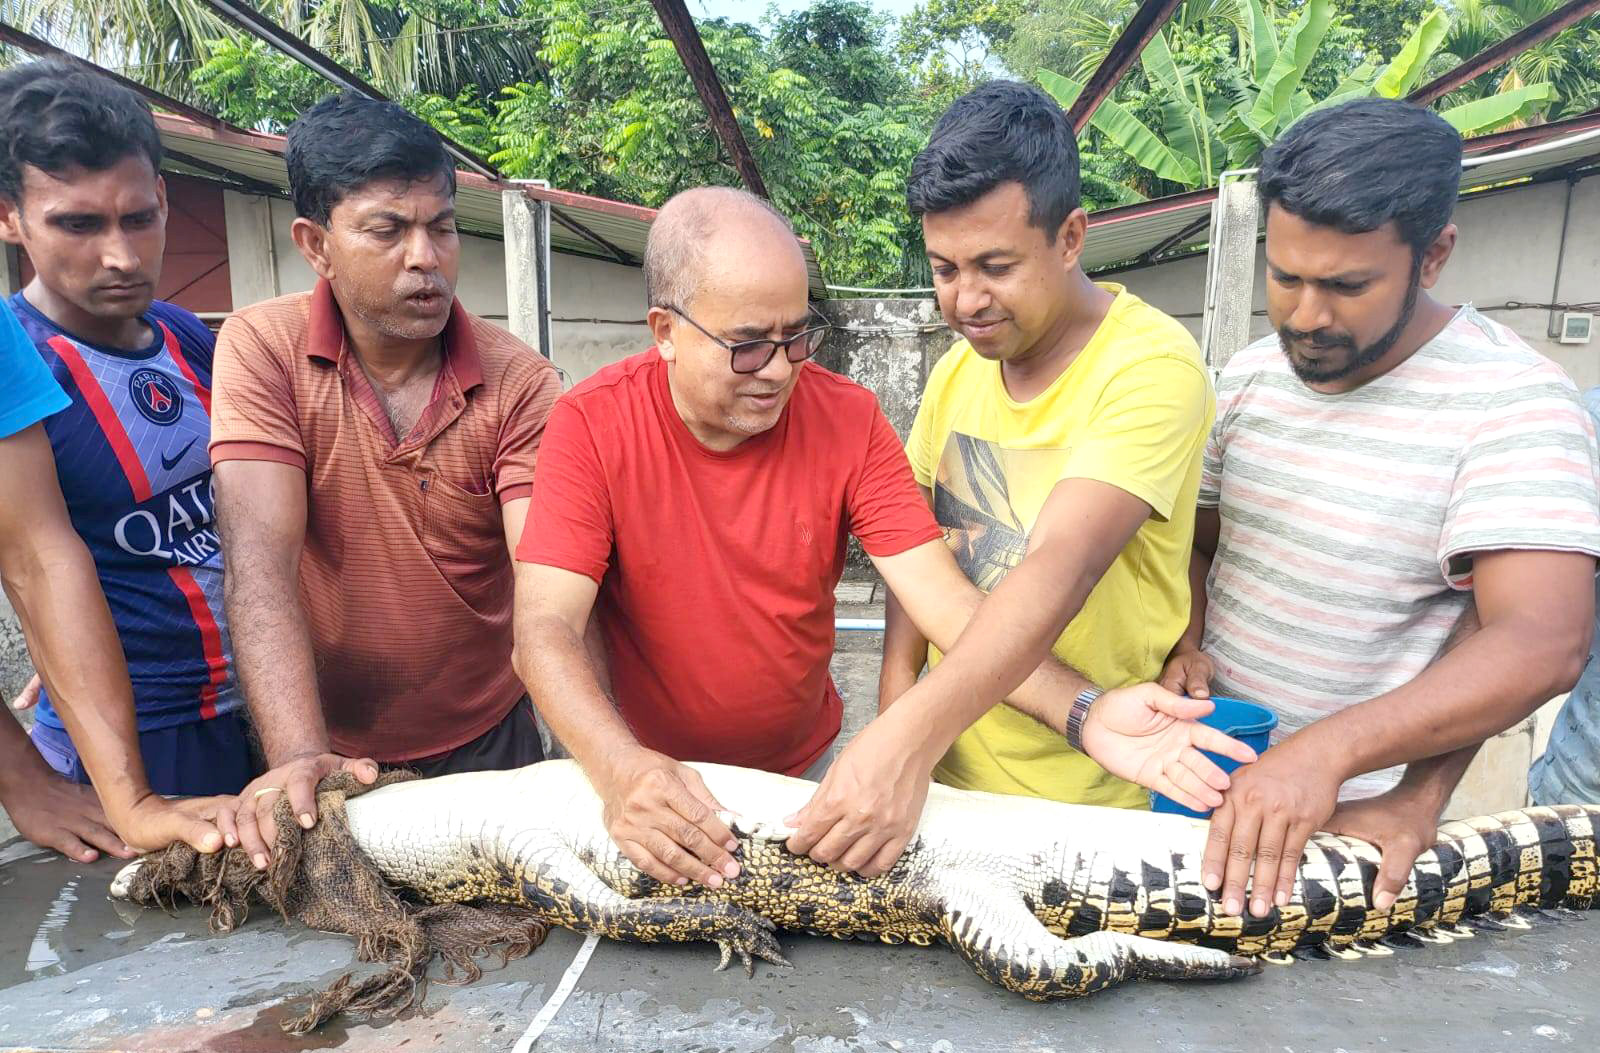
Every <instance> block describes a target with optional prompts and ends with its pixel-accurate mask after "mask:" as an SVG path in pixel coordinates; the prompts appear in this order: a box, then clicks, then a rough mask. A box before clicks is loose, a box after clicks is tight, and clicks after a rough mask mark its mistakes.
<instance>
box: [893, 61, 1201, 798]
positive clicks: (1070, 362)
mask: <svg viewBox="0 0 1600 1053" xmlns="http://www.w3.org/2000/svg"><path fill="white" fill-rule="evenodd" d="M1077 173H1078V159H1077V150H1076V144H1075V142H1074V140H1073V137H1072V131H1071V127H1070V125H1068V124H1067V121H1066V118H1065V115H1064V114H1063V113H1062V111H1061V109H1060V107H1059V106H1057V105H1056V104H1055V102H1054V101H1053V100H1051V99H1050V98H1049V97H1048V96H1047V95H1045V94H1044V93H1043V92H1040V91H1038V90H1037V89H1035V88H1032V87H1029V86H1027V85H1023V84H1017V83H1014V82H1004V81H1000V82H991V83H989V84H986V85H984V86H982V87H980V88H978V89H977V90H975V91H973V92H972V93H970V94H969V95H967V96H965V97H963V98H962V99H960V100H958V101H957V102H956V103H955V104H954V105H953V106H952V107H951V109H950V110H949V111H948V112H947V113H946V114H945V116H944V117H943V118H942V119H941V120H940V122H939V125H938V127H937V128H935V130H934V134H933V138H932V140H931V141H930V143H929V144H928V147H927V149H926V150H925V151H924V152H923V153H922V155H920V156H919V157H918V159H917V162H916V164H915V165H914V166H913V168H912V175H911V181H910V186H909V189H908V199H909V201H910V204H911V207H912V210H913V211H914V212H917V213H920V214H921V216H922V221H923V234H924V241H925V244H926V246H927V252H928V259H929V262H930V264H931V265H932V269H933V275H934V284H935V288H936V290H937V294H938V298H939V306H940V310H941V311H942V312H943V314H944V317H945V320H946V321H947V322H948V323H949V324H950V325H951V326H952V327H953V328H954V329H956V330H957V331H958V332H960V333H962V334H963V336H964V339H962V340H960V341H958V342H957V343H956V345H955V346H954V347H953V348H951V350H950V351H949V353H948V354H946V355H945V356H944V357H943V358H942V359H941V360H940V361H939V364H938V365H937V366H936V367H935V368H934V371H933V374H932V376H931V377H929V379H928V386H927V390H926V391H925V392H924V394H923V400H922V405H921V407H920V409H919V410H918V413H917V418H916V423H915V424H914V425H913V426H912V429H911V436H910V439H909V441H908V442H907V444H906V452H907V455H908V456H909V458H910V460H911V466H912V469H913V471H914V473H915V475H916V479H917V482H918V484H919V485H921V486H922V488H923V490H924V493H925V495H927V496H928V497H929V499H930V501H931V503H932V505H933V509H934V514H935V516H936V518H937V519H938V521H939V524H940V526H941V527H943V528H944V532H945V539H946V541H947V542H948V543H949V545H950V546H951V548H952V550H953V551H954V552H955V555H956V560H957V562H958V563H959V564H960V566H961V569H962V570H963V571H964V572H965V573H966V575H967V577H968V578H969V579H970V580H971V581H972V582H973V583H974V584H975V585H977V586H978V587H979V588H980V589H981V590H983V591H984V592H986V593H988V592H993V591H994V590H995V589H996V588H997V586H999V585H1000V584H1001V583H1002V582H1006V588H1005V589H1004V590H1003V595H1004V600H1003V601H1002V594H1000V593H997V594H995V595H994V596H992V597H991V598H990V600H989V601H987V602H985V603H984V604H983V606H982V608H981V609H980V610H979V613H978V614H977V616H976V617H975V618H974V620H973V622H972V624H971V625H970V626H969V628H968V630H967V633H966V634H964V635H963V636H962V638H961V640H960V641H958V643H957V645H956V646H957V648H958V649H959V648H961V647H964V646H974V647H977V646H984V635H985V634H984V633H983V632H982V631H981V630H979V629H978V627H979V626H980V625H983V623H984V622H985V621H987V622H988V626H987V628H989V630H990V631H989V633H988V634H987V635H988V636H989V639H991V640H992V639H999V638H1002V637H1003V635H1004V633H1005V632H1007V631H1010V632H1014V633H1018V634H1022V635H1029V634H1038V633H1045V634H1047V635H1044V636H1043V637H1042V638H1043V639H1044V640H1049V639H1050V638H1052V637H1053V638H1054V644H1053V646H1052V647H1051V651H1052V652H1053V654H1054V655H1055V657H1056V658H1057V659H1059V660H1060V661H1061V662H1062V663H1063V664H1065V665H1066V666H1068V667H1069V668H1070V669H1072V670H1075V671H1076V672H1077V674H1079V676H1080V677H1081V679H1082V680H1083V682H1084V685H1085V694H1088V695H1090V696H1091V698H1092V696H1093V694H1094V693H1095V691H1096V690H1108V689H1111V688H1116V687H1123V686H1126V685H1130V684H1137V683H1142V682H1147V681H1151V680H1154V679H1155V678H1156V677H1157V676H1158V675H1159V674H1160V672H1161V665H1162V662H1163V661H1164V660H1165V657H1166V655H1167V654H1168V652H1169V651H1170V649H1171V647H1172V644H1173V643H1174V642H1175V641H1176V640H1177V639H1178V638H1179V636H1180V635H1182V633H1183V630H1184V628H1185V627H1186V626H1187V624H1188V620H1189V587H1190V585H1189V576H1188V570H1189V559H1188V554H1189V550H1190V547H1191V544H1192V541H1193V536H1194V501H1195V497H1196V494H1197V491H1198V489H1199V482H1200V468H1201V460H1202V457H1203V453H1204V447H1205V440H1206V435H1207V432H1208V431H1209V429H1210V427H1211V421H1212V416H1213V413H1214V409H1215V399H1214V397H1213V394H1212V391H1211V384H1210V380H1209V377H1208V374H1207V372H1206V369H1205V366H1204V364H1203V362H1202V361H1201V358H1200V353H1199V350H1198V348H1196V346H1195V342H1194V340H1193V338H1192V337H1190V335H1189V333H1188V332H1187V331H1186V330H1185V329H1184V328H1183V327H1182V326H1181V325H1179V324H1178V323H1177V322H1176V321H1174V320H1173V319H1171V318H1169V317H1168V316H1166V315H1164V314H1162V313H1161V312H1160V311H1158V310H1156V309H1155V308H1153V307H1151V306H1149V305H1148V304H1146V303H1144V302H1143V301H1141V300H1140V299H1139V298H1138V297H1136V296H1134V295H1133V294H1131V293H1129V292H1127V291H1126V290H1125V289H1123V288H1121V287H1120V286H1116V285H1110V284H1097V283H1095V282H1092V281H1090V280H1089V278H1088V277H1087V276H1086V275H1085V274H1084V272H1083V270H1082V268H1081V266H1080V265H1079V256H1080V253H1081V251H1082V248H1083V239H1084V233H1085V230H1086V226H1087V221H1086V217H1085V216H1084V212H1083V210H1082V209H1081V208H1080V207H1079V206H1078V178H1077ZM997 601H1001V602H1000V603H997ZM975 630H976V631H977V632H976V633H975ZM969 640H970V642H969ZM938 657H939V656H938V654H937V653H934V654H932V655H930V654H929V648H928V644H927V642H926V641H925V640H924V639H923V638H922V637H921V636H920V635H919V634H918V633H917V631H916V629H915V627H914V626H913V625H912V624H911V622H910V620H909V619H908V618H906V617H905V616H904V614H903V612H902V611H901V610H900V607H899V604H898V602H897V601H896V600H895V599H894V598H893V597H892V596H891V598H890V602H889V612H888V633H887V636H886V639H885V646H884V666H883V673H882V679H881V684H880V706H881V707H882V708H887V707H888V706H889V705H891V704H893V703H894V702H895V701H896V700H897V699H898V698H900V696H901V695H902V694H903V693H904V692H906V691H907V690H910V689H911V688H912V685H914V684H915V683H916V681H917V676H918V674H919V673H920V672H921V670H922V667H923V664H924V660H925V659H930V660H931V661H934V662H936V661H937V659H938ZM1071 702H1072V700H1070V699H1069V700H1063V701H1062V703H1061V705H1062V706H1067V705H1069V704H1070V703H1071ZM1064 731H1065V728H1064V727H1062V726H1060V724H1058V723H1057V721H1056V719H1055V718H1054V717H1052V716H1051V715H1050V714H1042V715H1041V714H1039V713H1033V714H1032V715H1028V714H1025V713H1024V712H1022V711H1020V710H1018V709H1016V708H1013V707H1012V706H1011V705H1010V704H1002V705H999V706H996V707H994V708H993V709H991V710H990V711H989V712H988V713H987V714H986V715H984V716H983V717H981V718H979V719H978V721H977V722H976V723H975V724H973V725H972V726H971V727H970V728H969V729H968V730H967V731H966V732H965V733H963V734H962V735H961V736H960V738H958V739H957V740H956V742H955V744H954V745H953V746H952V747H951V748H950V750H949V751H948V752H947V753H946V754H945V756H944V759H943V760H942V762H941V763H940V764H939V766H938V767H937V769H936V770H935V777H936V778H938V779H939V780H940V781H942V782H946V783H949V784H950V785H953V786H958V787H962V788H965V789H974V790H989V791H994V792H1001V793H1018V794H1028V795H1032V796H1036V797H1046V798H1052V799H1056V800H1065V801H1075V802H1080V803H1089V804H1103V805H1114V806H1120V807H1128V808H1141V807H1146V806H1147V803H1148V797H1147V794H1146V792H1145V791H1144V790H1142V789H1140V788H1139V787H1137V786H1135V785H1133V784H1132V783H1129V782H1124V781H1123V780H1121V779H1118V778H1116V777H1115V776H1112V775H1111V774H1109V773H1107V772H1106V771H1105V770H1103V769H1102V768H1101V767H1100V766H1099V765H1097V764H1095V763H1094V761H1092V760H1090V759H1089V758H1088V757H1087V756H1085V755H1084V754H1082V753H1080V752H1078V751H1077V750H1075V749H1073V748H1072V747H1071V746H1069V745H1068V740H1067V737H1066V735H1065V734H1064Z"/></svg>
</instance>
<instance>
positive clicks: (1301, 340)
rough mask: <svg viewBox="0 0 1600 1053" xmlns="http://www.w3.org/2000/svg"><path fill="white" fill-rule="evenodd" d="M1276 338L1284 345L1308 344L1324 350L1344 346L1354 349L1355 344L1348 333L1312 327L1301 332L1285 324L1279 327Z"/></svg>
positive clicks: (1353, 338)
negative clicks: (1307, 330) (1331, 331)
mask: <svg viewBox="0 0 1600 1053" xmlns="http://www.w3.org/2000/svg"><path fill="white" fill-rule="evenodd" d="M1278 339H1280V340H1282V341H1283V342H1284V344H1286V345H1287V344H1310V345H1311V346H1312V347H1314V348H1316V349H1317V350H1318V351H1326V350H1328V349H1330V348H1335V347H1344V348H1349V349H1351V350H1354V349H1355V346H1356V341H1355V337H1353V336H1351V335H1350V334H1349V333H1330V332H1329V331H1328V330H1326V329H1314V330H1312V331H1310V332H1302V331H1301V330H1299V329H1290V328H1289V327H1288V326H1286V325H1285V326H1280V327H1279V329H1278Z"/></svg>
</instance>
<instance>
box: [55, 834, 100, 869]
mask: <svg viewBox="0 0 1600 1053" xmlns="http://www.w3.org/2000/svg"><path fill="white" fill-rule="evenodd" d="M44 847H45V848H53V849H55V850H56V851H57V852H60V853H61V854H62V855H64V856H66V857H67V858H68V859H76V860H77V861H78V862H80V863H93V862H94V861H95V860H96V859H99V858H100V853H99V852H96V851H95V850H94V849H92V848H90V847H89V846H88V845H86V844H84V843H83V842H82V841H80V840H79V839H78V837H77V835H75V834H73V833H72V831H70V830H66V829H63V830H60V831H57V833H56V836H54V837H51V838H47V839H46V840H45V842H44Z"/></svg>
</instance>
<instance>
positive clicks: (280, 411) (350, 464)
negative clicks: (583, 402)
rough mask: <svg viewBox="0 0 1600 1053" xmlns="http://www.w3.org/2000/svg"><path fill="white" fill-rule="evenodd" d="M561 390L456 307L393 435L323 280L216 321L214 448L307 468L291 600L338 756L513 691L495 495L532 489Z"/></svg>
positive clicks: (496, 711) (481, 708)
mask: <svg viewBox="0 0 1600 1053" xmlns="http://www.w3.org/2000/svg"><path fill="white" fill-rule="evenodd" d="M560 393H561V384H560V380H559V379H558V376H557V373H556V371H555V368H554V367H553V366H551V365H550V363H549V362H548V361H547V360H546V359H545V358H544V357H543V356H541V355H540V354H538V353H537V352H536V351H534V350H533V349H532V348H530V347H528V346H527V345H526V344H524V343H522V342H521V341H520V340H517V339H516V338H515V337H513V336H511V335H510V334H509V333H507V332H505V331H504V330H502V329H499V328H496V327H495V326H492V325H490V324H489V323H487V322H484V321H482V320H481V319H478V318H474V317H473V316H472V315H470V314H468V313H467V312H466V310H465V309H463V308H462V306H461V304H460V303H456V304H455V305H454V308H453V309H452V311H451V313H450V320H449V322H448V323H447V324H446V326H445V330H444V364H443V368H442V369H441V370H440V371H439V379H438V381H437V383H436V384H435V386H434V391H433V396H432V398H431V400H430V401H429V403H428V405H427V407H426V408H425V409H424V410H423V412H422V416H421V417H420V418H419V420H418V422H417V425H416V427H415V428H413V429H412V431H411V434H409V435H407V436H405V437H404V438H401V437H399V436H397V435H396V434H395V432H394V427H393V425H392V424H390V422H389V418H388V415H387V414H386V413H385V412H384V409H383V405H382V403H381V401H380V400H379V398H378V395H377V392H376V391H374V390H373V387H372V384H371V382H370V381H369V380H368V379H367V375H366V373H365V372H364V371H363V370H362V368H361V364H360V363H359V362H358V361H356V359H355V357H354V355H353V354H352V353H351V351H350V348H349V346H348V344H347V343H346V341H345V333H344V323H343V321H342V320H341V318H340V315H339V308H338V305H337V303H336V302H335V300H334V298H333V290H332V288H331V287H330V286H329V285H328V284H327V283H326V282H322V283H319V284H318V286H317V287H316V289H315V290H313V291H312V292H310V293H297V294H294V295H291V296H283V297H279V298H278V299H275V300H269V301H267V302H266V303H261V304H256V305H255V306H253V307H248V308H245V309H244V310H242V311H239V312H238V313H236V314H235V315H234V316H233V317H232V318H230V319H228V321H227V323H226V324H224V325H223V327H222V332H221V334H220V335H219V336H218V338H217V354H216V373H215V389H214V392H213V399H214V403H213V410H212V418H211V460H212V463H213V464H218V463H221V462H222V461H228V460H267V461H277V462H280V463H283V464H290V465H294V466H295V467H297V468H301V469H304V471H305V473H306V496H307V509H306V538H305V546H304V549H303V551H302V554H301V558H300V596H301V602H302V605H303V608H304V611H305V617H306V621H307V624H308V626H309V628H310V632H311V642H312V646H313V648H314V649H315V653H316V662H317V687H318V690H319V692H320V694H321V699H322V707H323V713H324V715H325V716H326V719H327V722H328V735H329V738H330V739H331V742H332V746H333V748H334V750H335V751H336V752H338V753H342V754H345V755H347V756H358V757H359V756H365V757H373V758H375V759H377V760H380V761H386V762H398V761H404V760H411V759H414V758H418V757H428V756H432V755H434V754H438V753H443V752H445V751H447V750H451V749H454V748H456V747H457V746H460V745H462V744H464V743H467V742H470V741H471V740H473V739H475V738H477V737H478V736H479V735H481V734H483V733H484V732H485V731H487V730H489V729H490V728H491V727H493V726H494V725H495V724H497V723H498V722H499V721H500V720H501V719H503V718H504V717H505V715H506V714H507V713H508V712H509V711H510V710H511V707H512V706H514V705H515V704H516V702H517V700H518V699H519V698H520V697H521V696H522V692H523V688H522V684H521V682H520V681H519V680H518V679H517V675H516V673H515V672H514V671H513V670H512V668H511V640H512V569H511V559H510V555H509V553H508V552H507V549H506V539H505V529H504V525H503V522H502V518H501V511H500V506H501V504H502V503H504V502H506V501H511V500H514V499H516V498H519V497H527V496H528V495H529V493H530V492H531V488H532V483H533V467H534V461H535V458H536V456H537V453H538V449H539V441H540V438H541V437H542V436H543V434H544V425H545V419H546V418H547V417H548V416H549V415H550V409H551V407H552V406H553V405H554V404H555V400H556V398H557V396H558V395H560ZM224 544H226V539H224Z"/></svg>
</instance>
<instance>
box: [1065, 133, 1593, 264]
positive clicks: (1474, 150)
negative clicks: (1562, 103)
mask: <svg viewBox="0 0 1600 1053" xmlns="http://www.w3.org/2000/svg"><path fill="white" fill-rule="evenodd" d="M1462 146H1463V152H1464V153H1465V154H1466V160H1465V162H1464V166H1465V167H1464V170H1463V172H1462V174H1461V192H1462V193H1463V194H1466V193H1470V192H1471V191H1474V190H1480V189H1482V188H1484V187H1490V186H1498V185H1501V184H1505V183H1510V182H1514V181H1516V180H1519V179H1526V178H1528V177H1530V176H1533V175H1537V174H1538V173H1540V172H1547V171H1550V170H1552V169H1558V168H1566V167H1569V166H1571V165H1575V164H1581V163H1583V162H1584V161H1595V162H1600V113H1595V114H1585V115H1583V116H1581V117H1573V118H1570V119H1568V120H1565V121H1556V122H1553V123H1551V124H1543V125H1536V126H1534V127H1530V128H1519V129H1516V130H1514V131H1509V132H1497V133H1495V134H1493V135H1485V136H1481V137H1479V138H1476V139H1468V140H1467V141H1466V142H1465V143H1464V144H1462ZM1216 199H1217V191H1216V188H1215V187H1212V188H1209V189H1205V190H1192V191H1190V192H1188V193H1185V194H1176V195H1173V196H1171V197H1164V198H1156V199H1154V200H1152V201H1142V202H1140V203H1139V204H1136V205H1123V206H1120V207H1118V208H1108V209H1101V210H1100V211H1098V212H1094V213H1091V214H1090V216H1089V236H1088V238H1087V240H1086V242H1085V245H1084V251H1083V266H1084V268H1085V269H1086V270H1090V271H1096V270H1102V269H1105V268H1108V267H1113V266H1116V265H1118V264H1125V263H1131V262H1133V261H1135V260H1138V259H1140V258H1141V257H1143V256H1144V255H1145V254H1146V253H1149V252H1150V251H1151V250H1153V249H1156V248H1158V247H1159V248H1179V247H1181V246H1183V245H1195V244H1199V243H1201V242H1204V241H1205V240H1206V239H1207V237H1208V236H1209V233H1210V229H1209V228H1210V217H1211V205H1212V202H1214V201H1216ZM1186 230H1188V231H1191V233H1189V234H1188V235H1187V236H1184V232H1185V231H1186ZM1174 238H1177V239H1179V240H1178V241H1176V242H1173V243H1172V244H1170V245H1169V244H1167V243H1168V242H1170V241H1172V239H1174Z"/></svg>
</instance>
